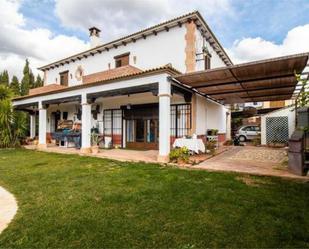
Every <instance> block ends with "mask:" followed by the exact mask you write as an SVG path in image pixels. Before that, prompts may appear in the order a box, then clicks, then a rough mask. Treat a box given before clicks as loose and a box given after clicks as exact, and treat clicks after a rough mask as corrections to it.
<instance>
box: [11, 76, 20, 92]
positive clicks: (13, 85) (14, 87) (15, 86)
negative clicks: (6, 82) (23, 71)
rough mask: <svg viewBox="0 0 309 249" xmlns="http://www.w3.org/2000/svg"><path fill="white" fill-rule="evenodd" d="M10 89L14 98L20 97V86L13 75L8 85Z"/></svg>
mask: <svg viewBox="0 0 309 249" xmlns="http://www.w3.org/2000/svg"><path fill="white" fill-rule="evenodd" d="M10 88H11V90H12V92H13V94H14V96H19V95H20V85H19V81H18V78H17V77H16V76H15V75H14V76H13V78H12V81H11V84H10Z"/></svg>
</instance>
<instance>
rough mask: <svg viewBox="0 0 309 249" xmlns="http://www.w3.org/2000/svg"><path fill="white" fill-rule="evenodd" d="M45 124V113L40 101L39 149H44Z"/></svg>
mask: <svg viewBox="0 0 309 249" xmlns="http://www.w3.org/2000/svg"><path fill="white" fill-rule="evenodd" d="M46 123H47V111H46V108H45V106H44V105H43V104H42V101H40V102H39V144H38V148H39V149H44V148H46V147H47V145H46Z"/></svg>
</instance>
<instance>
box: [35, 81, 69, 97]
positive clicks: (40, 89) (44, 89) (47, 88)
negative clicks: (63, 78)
mask: <svg viewBox="0 0 309 249" xmlns="http://www.w3.org/2000/svg"><path fill="white" fill-rule="evenodd" d="M64 88H66V87H65V86H62V85H58V84H49V85H46V86H42V87H37V88H33V89H30V90H29V95H37V94H41V93H48V92H53V91H56V90H61V89H64Z"/></svg>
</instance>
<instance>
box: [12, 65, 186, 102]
mask: <svg viewBox="0 0 309 249" xmlns="http://www.w3.org/2000/svg"><path fill="white" fill-rule="evenodd" d="M133 68H134V67H133ZM135 69H137V70H138V71H136V72H133V71H131V74H123V75H119V74H118V75H114V77H113V78H107V79H102V80H100V79H99V80H97V81H93V82H89V83H88V84H93V85H94V86H97V85H102V84H108V83H111V82H117V81H118V80H122V79H131V78H138V77H143V76H145V75H149V74H153V73H168V74H170V75H172V76H175V75H179V74H181V73H180V72H179V71H178V70H176V69H175V68H173V67H172V66H171V65H170V64H167V65H165V66H162V67H157V68H152V69H147V70H144V71H142V70H140V69H138V68H135ZM84 77H86V76H84ZM88 84H87V83H86V84H80V85H75V86H69V87H64V86H61V85H58V84H50V85H46V86H44V87H42V88H44V89H46V90H47V91H45V90H42V92H35V93H34V92H33V91H35V90H36V89H40V88H41V87H39V88H35V89H32V90H31V92H30V93H29V95H26V96H20V97H16V98H14V99H13V100H20V99H27V98H31V97H34V96H43V95H48V94H51V93H58V92H65V91H70V90H75V89H81V88H86V87H87V86H88ZM52 86H53V87H55V88H53V87H52Z"/></svg>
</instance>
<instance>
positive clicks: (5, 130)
mask: <svg viewBox="0 0 309 249" xmlns="http://www.w3.org/2000/svg"><path fill="white" fill-rule="evenodd" d="M12 96H13V93H12V91H11V89H9V88H8V87H7V86H4V85H0V147H2V148H3V147H15V146H18V145H20V139H22V138H23V137H24V136H25V133H26V121H25V120H26V115H25V113H22V112H18V111H14V110H13V107H12V103H11V98H12Z"/></svg>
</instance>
